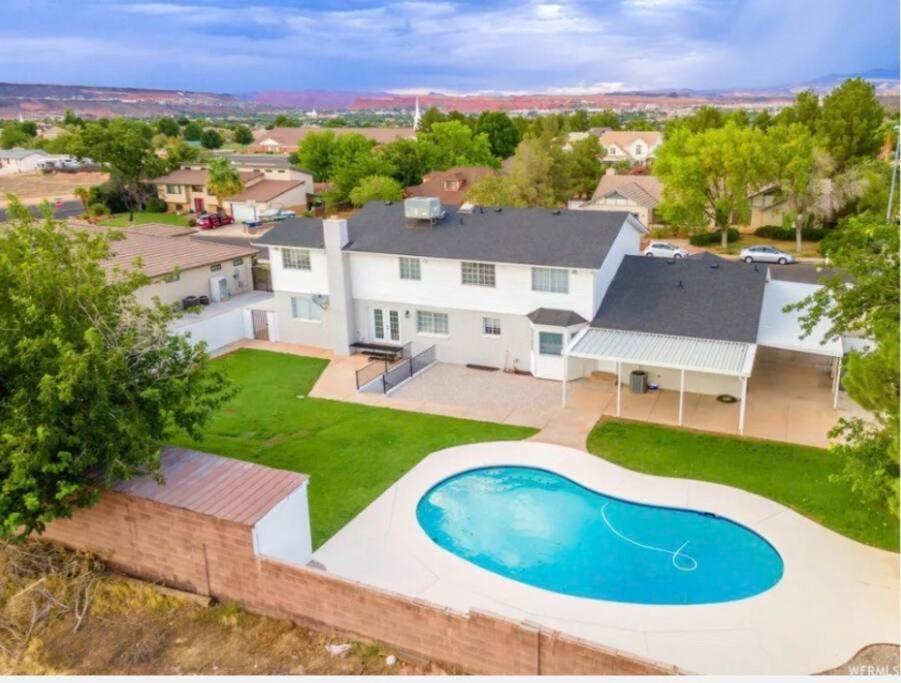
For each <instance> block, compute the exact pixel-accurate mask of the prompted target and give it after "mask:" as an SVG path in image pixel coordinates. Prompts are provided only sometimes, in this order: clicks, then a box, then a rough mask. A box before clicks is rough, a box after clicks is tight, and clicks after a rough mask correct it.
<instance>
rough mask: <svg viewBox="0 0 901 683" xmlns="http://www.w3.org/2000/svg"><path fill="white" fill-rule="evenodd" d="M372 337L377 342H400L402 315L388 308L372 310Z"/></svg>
mask: <svg viewBox="0 0 901 683" xmlns="http://www.w3.org/2000/svg"><path fill="white" fill-rule="evenodd" d="M372 336H373V338H374V339H375V340H377V341H384V342H399V341H400V313H399V312H398V311H395V310H391V309H388V308H373V309H372Z"/></svg>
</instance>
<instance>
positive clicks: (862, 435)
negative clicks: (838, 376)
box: [793, 214, 901, 515]
mask: <svg viewBox="0 0 901 683" xmlns="http://www.w3.org/2000/svg"><path fill="white" fill-rule="evenodd" d="M898 247H899V234H898V225H897V224H891V223H885V222H884V220H882V219H880V218H875V217H872V216H871V215H868V214H863V215H861V216H855V217H852V218H850V219H848V220H846V221H844V222H843V224H842V225H841V226H840V227H839V229H837V230H835V231H834V232H833V233H832V235H830V236H829V237H828V238H827V239H826V240H825V241H824V244H823V250H824V252H825V253H826V254H827V255H828V256H829V259H830V261H831V264H832V265H833V266H834V267H835V268H836V270H837V273H836V274H834V275H832V276H830V277H828V278H826V279H825V280H824V287H822V288H821V289H819V290H817V291H816V292H815V293H814V294H812V295H811V296H809V297H807V298H806V299H804V300H803V301H801V302H799V303H798V304H796V305H795V306H793V308H796V309H798V310H802V311H804V315H803V316H802V324H803V326H804V329H805V331H806V332H807V333H810V332H811V331H812V330H813V328H814V326H815V325H816V324H817V323H818V322H819V321H820V320H828V321H829V322H830V328H829V332H828V336H829V337H833V338H834V337H837V336H840V335H843V334H848V333H850V334H852V335H862V336H864V337H866V338H868V339H870V340H871V341H873V342H875V347H874V348H872V349H870V350H868V351H863V352H851V353H850V354H848V361H847V365H846V372H845V375H844V377H843V383H844V386H845V388H846V389H847V391H848V395H849V396H850V397H851V398H852V399H853V400H854V401H855V402H857V403H858V404H859V405H860V406H862V407H863V408H865V409H866V410H869V411H870V412H871V413H872V414H873V415H874V416H875V418H876V423H875V424H872V423H869V422H865V421H864V420H861V419H859V418H850V419H849V418H841V419H840V420H839V422H838V425H837V426H836V427H835V429H833V431H832V432H831V434H830V435H831V436H833V437H835V438H837V439H839V441H838V443H836V445H834V446H833V447H832V449H833V450H834V451H835V452H836V453H837V454H838V455H839V456H840V457H841V458H842V460H843V462H844V470H843V474H842V478H843V479H845V480H846V481H848V482H850V484H851V486H852V488H853V489H854V490H855V491H856V492H857V493H858V494H860V496H861V497H862V498H863V499H864V500H865V501H868V502H879V503H880V504H884V505H887V506H888V507H889V509H891V510H892V511H893V512H894V513H895V514H896V515H897V514H898V485H899V481H898V476H899V468H898V454H899V442H898V439H899V417H898V415H899V413H898V407H899V391H901V386H899V374H901V367H899V360H898V359H899V332H901V331H899V316H901V309H899V297H901V289H899V281H898V269H899V266H901V261H899V255H898V252H899V249H898ZM849 280H850V281H849Z"/></svg>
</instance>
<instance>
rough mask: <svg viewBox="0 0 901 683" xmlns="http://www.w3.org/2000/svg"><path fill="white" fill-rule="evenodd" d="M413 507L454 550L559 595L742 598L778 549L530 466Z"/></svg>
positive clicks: (496, 472) (747, 534)
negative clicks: (601, 492) (599, 491)
mask: <svg viewBox="0 0 901 683" xmlns="http://www.w3.org/2000/svg"><path fill="white" fill-rule="evenodd" d="M416 516H417V519H418V520H419V524H420V525H421V526H422V528H423V530H425V532H426V533H427V534H428V535H429V536H430V537H431V538H432V540H434V541H435V543H437V544H438V545H440V546H441V547H442V548H444V549H446V550H449V551H450V552H452V553H454V554H455V555H458V556H459V557H462V558H464V559H466V560H469V561H470V562H472V563H474V564H476V565H478V566H479V567H483V568H484V569H488V570H489V571H492V572H495V573H497V574H501V575H502V576H506V577H508V578H511V579H515V580H517V581H521V582H523V583H526V584H529V585H531V586H537V587H538V588H544V589H547V590H551V591H556V592H558V593H565V594H567V595H575V596H579V597H585V598H597V599H601V600H614V601H618V602H632V603H644V604H652V605H693V604H703V603H713V602H725V601H728V600H738V599H740V598H747V597H749V596H752V595H756V594H758V593H761V592H763V591H765V590H767V589H768V588H771V587H772V586H774V585H775V584H776V583H777V582H778V581H779V579H780V578H781V577H782V559H781V558H780V557H779V553H777V552H776V550H775V549H774V548H773V546H771V545H770V544H769V543H767V541H766V540H764V539H763V538H762V537H761V536H759V535H758V534H756V533H754V532H753V531H751V530H750V529H747V528H746V527H744V526H742V525H740V524H736V523H735V522H732V521H730V520H728V519H724V518H722V517H717V516H714V515H711V514H709V513H703V512H698V511H693V510H682V509H675V508H664V507H655V506H651V505H642V504H639V503H632V502H629V501H626V500H620V499H618V498H611V497H610V496H605V495H603V494H600V493H597V492H595V491H592V490H590V489H587V488H585V487H583V486H580V485H579V484H576V483H575V482H574V481H571V480H570V479H567V478H565V477H561V476H559V475H557V474H554V473H552V472H548V471H546V470H541V469H535V468H530V467H491V468H484V469H478V470H471V471H469V472H463V473H462V474H458V475H456V476H454V477H451V478H450V479H446V480H444V481H443V482H441V483H439V484H438V485H436V486H434V487H433V488H432V489H431V490H430V491H429V492H428V493H426V495H425V496H423V498H422V500H420V502H419V505H418V506H417V509H416Z"/></svg>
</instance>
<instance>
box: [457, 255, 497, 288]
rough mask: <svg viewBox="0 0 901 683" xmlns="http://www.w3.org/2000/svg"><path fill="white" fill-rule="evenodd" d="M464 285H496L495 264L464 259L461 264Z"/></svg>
mask: <svg viewBox="0 0 901 683" xmlns="http://www.w3.org/2000/svg"><path fill="white" fill-rule="evenodd" d="M460 266H461V272H462V276H463V284H464V285H476V286H477V287H494V282H495V280H494V264H493V263H474V262H472V261H463V263H461V264H460Z"/></svg>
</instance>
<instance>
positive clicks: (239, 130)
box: [235, 126, 253, 145]
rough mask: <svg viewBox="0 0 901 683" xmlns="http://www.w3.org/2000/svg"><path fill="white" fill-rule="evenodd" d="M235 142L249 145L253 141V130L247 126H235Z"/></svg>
mask: <svg viewBox="0 0 901 683" xmlns="http://www.w3.org/2000/svg"><path fill="white" fill-rule="evenodd" d="M235 142H237V143H238V144H239V145H249V144H250V143H251V142H253V131H251V130H250V128H248V127H247V126H235Z"/></svg>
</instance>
